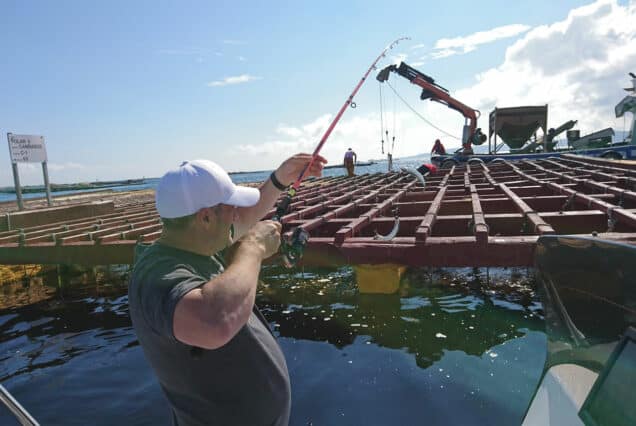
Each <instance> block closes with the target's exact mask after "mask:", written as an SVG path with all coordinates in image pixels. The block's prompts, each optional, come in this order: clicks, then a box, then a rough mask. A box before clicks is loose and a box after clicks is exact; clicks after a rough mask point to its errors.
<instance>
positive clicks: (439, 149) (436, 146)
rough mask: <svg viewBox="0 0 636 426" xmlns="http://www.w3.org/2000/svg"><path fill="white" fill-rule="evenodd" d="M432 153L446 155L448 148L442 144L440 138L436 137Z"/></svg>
mask: <svg viewBox="0 0 636 426" xmlns="http://www.w3.org/2000/svg"><path fill="white" fill-rule="evenodd" d="M431 154H432V155H446V148H444V145H442V142H440V140H439V139H435V143H434V144H433V149H432V150H431Z"/></svg>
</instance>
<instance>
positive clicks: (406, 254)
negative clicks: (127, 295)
mask: <svg viewBox="0 0 636 426" xmlns="http://www.w3.org/2000/svg"><path fill="white" fill-rule="evenodd" d="M635 189H636V167H635V166H634V165H631V164H623V163H617V162H609V161H600V160H597V159H586V158H583V157H576V156H564V157H561V158H554V159H545V160H536V161H522V162H515V163H512V162H507V161H500V162H495V163H490V164H488V165H485V164H483V163H479V162H473V163H470V164H467V165H463V166H454V167H452V168H451V169H443V170H439V171H438V173H436V174H435V175H432V176H428V177H427V178H426V185H425V187H423V186H422V185H421V184H420V183H419V182H418V181H417V179H415V178H414V176H412V175H410V174H407V173H403V172H399V173H397V172H396V173H386V174H372V175H360V176H356V177H353V178H346V177H335V178H324V179H319V180H315V181H313V182H311V183H308V184H305V185H303V186H302V187H301V189H300V191H299V192H298V194H297V195H296V197H295V199H294V202H293V204H292V205H291V208H290V211H289V213H288V214H287V215H286V216H284V217H283V223H284V233H285V234H286V235H290V234H291V231H292V230H293V229H294V228H295V227H297V226H302V227H303V228H304V229H305V230H307V231H308V232H309V233H310V236H311V238H310V240H309V242H308V245H307V248H306V251H305V256H304V258H303V259H304V260H303V263H304V264H306V265H314V266H332V265H339V264H382V263H397V264H403V265H411V266H529V265H531V264H532V259H533V251H534V247H535V242H536V239H537V238H538V236H540V235H545V234H583V235H592V234H594V235H598V237H599V238H605V239H610V240H620V241H624V242H628V243H631V242H636V192H635V191H634V190H635ZM396 209H397V215H398V216H399V219H400V226H399V230H398V232H397V235H396V236H395V238H393V239H391V240H390V241H382V240H377V239H375V238H374V235H375V233H376V232H378V233H380V234H388V233H389V231H390V230H391V229H392V228H393V226H394V223H395V210H396ZM272 214H273V210H272V211H271V212H270V213H269V214H268V216H267V217H271V215H272ZM160 234H161V222H160V220H159V217H158V216H157V213H156V211H155V209H154V203H152V202H147V203H139V204H136V205H127V206H122V207H118V208H116V209H115V211H114V212H113V213H109V214H106V215H101V216H93V217H87V218H84V219H77V220H73V221H67V222H64V223H51V224H47V225H40V226H34V227H29V228H23V229H16V230H10V231H5V232H0V263H4V264H19V263H71V264H108V263H131V262H132V256H133V250H134V246H135V244H136V243H137V242H139V241H142V242H151V241H154V240H155V239H157V238H158V237H159V235H160Z"/></svg>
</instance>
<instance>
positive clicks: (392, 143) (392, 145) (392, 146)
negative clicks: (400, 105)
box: [391, 94, 397, 155]
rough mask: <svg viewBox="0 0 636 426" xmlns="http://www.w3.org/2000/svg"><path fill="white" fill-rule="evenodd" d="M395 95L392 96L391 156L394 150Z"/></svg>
mask: <svg viewBox="0 0 636 426" xmlns="http://www.w3.org/2000/svg"><path fill="white" fill-rule="evenodd" d="M396 103H397V102H396V100H395V94H394V95H393V140H392V141H391V155H393V148H395V115H396V114H395V111H396V106H395V104H396Z"/></svg>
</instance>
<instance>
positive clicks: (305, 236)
mask: <svg viewBox="0 0 636 426" xmlns="http://www.w3.org/2000/svg"><path fill="white" fill-rule="evenodd" d="M294 195H296V190H295V189H294V188H293V187H291V188H289V190H288V191H287V194H286V195H285V197H284V198H283V199H282V200H280V202H279V203H278V204H277V205H276V213H274V216H273V217H272V220H275V221H277V222H281V223H282V218H283V215H285V213H287V209H288V208H289V205H290V204H291V201H292V197H293V196H294ZM308 240H309V232H307V231H305V230H304V229H303V228H302V227H300V226H299V227H297V228H296V229H294V232H293V233H292V235H291V238H289V239H288V240H287V239H283V241H282V242H281V245H280V251H281V254H282V259H283V264H284V265H285V266H286V267H287V268H293V267H294V266H296V264H297V263H298V261H300V259H301V258H302V257H303V253H304V252H305V246H306V245H307V241H308Z"/></svg>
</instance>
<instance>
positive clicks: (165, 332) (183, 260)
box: [128, 243, 291, 426]
mask: <svg viewBox="0 0 636 426" xmlns="http://www.w3.org/2000/svg"><path fill="white" fill-rule="evenodd" d="M221 272H223V265H222V262H221V260H220V258H218V257H215V256H213V257H207V256H201V255H198V254H195V253H191V252H188V251H183V250H179V249H176V248H173V247H168V246H164V245H161V244H158V243H155V244H153V245H151V246H149V247H148V248H146V249H145V250H144V251H143V252H142V253H141V254H140V255H139V256H138V258H137V260H136V262H135V267H134V270H133V273H132V276H131V279H130V282H129V285H128V298H129V304H130V316H131V318H132V322H133V326H134V328H135V332H136V333H137V337H138V339H139V342H140V343H141V346H142V348H143V350H144V354H145V355H146V358H147V359H148V361H149V362H150V365H151V366H152V368H153V369H154V370H155V373H156V374H157V377H158V378H159V383H160V384H161V387H162V388H163V391H164V392H165V394H166V396H167V397H168V400H169V401H170V404H171V406H172V411H173V413H174V421H175V423H176V424H178V425H179V426H184V425H232V426H234V425H286V424H287V423H288V422H289V411H290V406H291V397H290V385H289V374H288V372H287V365H286V363H285V357H284V355H283V353H282V351H281V349H280V346H279V345H278V343H277V342H276V340H275V337H274V336H273V334H272V333H271V330H270V329H269V326H268V324H267V322H266V321H265V319H264V318H263V316H262V315H261V313H260V312H259V311H258V308H257V307H256V306H254V309H253V311H252V314H251V315H250V318H249V320H248V322H247V324H245V326H243V328H241V330H240V331H239V332H238V333H237V334H236V336H234V338H232V340H230V341H229V342H228V343H227V344H225V345H224V346H223V347H221V348H218V349H215V350H204V349H200V348H196V349H194V348H192V347H191V346H188V345H186V344H183V343H181V342H179V341H178V340H177V339H176V338H175V337H174V333H173V328H172V324H173V315H174V310H175V307H176V306H177V303H178V302H179V300H180V299H181V298H182V297H183V296H184V295H185V294H186V293H188V292H189V291H191V290H193V289H195V288H197V287H200V286H202V285H203V284H205V283H207V282H208V281H209V280H210V279H211V278H212V277H214V276H215V275H218V274H220V273H221Z"/></svg>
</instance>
